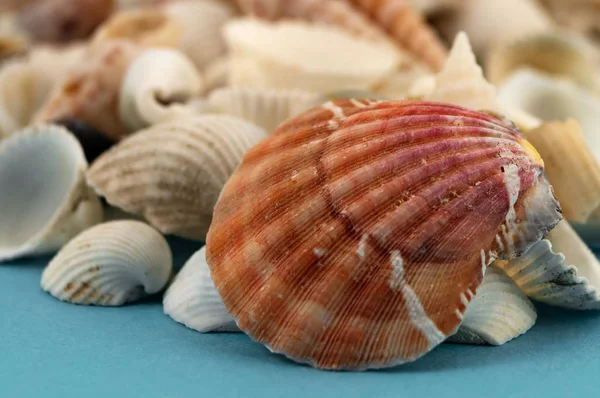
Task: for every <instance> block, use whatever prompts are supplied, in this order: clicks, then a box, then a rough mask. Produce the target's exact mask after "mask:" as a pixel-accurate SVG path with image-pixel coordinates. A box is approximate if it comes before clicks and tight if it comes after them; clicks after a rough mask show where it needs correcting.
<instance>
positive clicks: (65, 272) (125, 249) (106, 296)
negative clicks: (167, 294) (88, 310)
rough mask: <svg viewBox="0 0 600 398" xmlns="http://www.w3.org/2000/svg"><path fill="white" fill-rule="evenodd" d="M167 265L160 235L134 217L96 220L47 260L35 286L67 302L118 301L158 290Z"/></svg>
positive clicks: (165, 279)
mask: <svg viewBox="0 0 600 398" xmlns="http://www.w3.org/2000/svg"><path fill="white" fill-rule="evenodd" d="M172 270H173V257H172V255H171V249H170V248H169V244H168V243H167V241H166V240H165V238H164V237H163V236H162V235H161V234H159V233H158V232H157V231H156V230H155V229H154V228H152V227H151V226H149V225H148V224H145V223H142V222H139V221H113V222H109V223H104V224H100V225H97V226H95V227H93V228H91V229H88V230H87V231H85V232H83V233H81V234H80V235H78V236H77V237H75V238H74V239H73V240H72V241H70V242H69V243H68V244H67V245H66V246H65V247H63V248H62V250H61V251H60V252H59V253H58V254H57V255H56V257H54V258H53V259H52V261H50V263H49V264H48V266H47V267H46V269H44V273H43V274H42V282H41V286H42V289H44V290H45V291H46V292H48V293H50V294H51V295H52V296H54V297H55V298H57V299H59V300H61V301H66V302H69V303H73V304H81V305H101V306H119V305H123V304H127V303H131V302H133V301H137V300H139V299H140V298H142V297H144V296H145V295H147V294H154V293H158V292H160V291H161V290H162V289H163V288H164V287H165V285H166V284H167V282H168V280H169V278H170V277H171V272H172Z"/></svg>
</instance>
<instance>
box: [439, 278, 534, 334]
mask: <svg viewBox="0 0 600 398" xmlns="http://www.w3.org/2000/svg"><path fill="white" fill-rule="evenodd" d="M536 319H537V313H536V311H535V307H534V306H533V304H532V303H531V301H529V299H528V298H527V296H526V295H525V293H523V292H522V291H521V289H519V287H518V286H517V285H516V284H515V283H514V282H513V281H512V280H511V279H510V278H509V277H508V276H506V274H505V273H504V271H502V270H501V269H499V268H496V267H489V268H488V269H487V271H486V273H485V276H484V278H483V282H482V283H481V285H480V286H479V287H478V288H477V293H476V294H475V298H474V299H473V301H471V303H469V306H468V307H467V310H466V311H465V314H464V318H463V322H462V323H461V325H460V328H459V329H458V331H457V333H456V334H455V335H453V336H451V337H450V338H449V339H448V340H447V341H448V342H451V343H462V344H491V345H502V344H504V343H506V342H508V341H510V340H512V339H514V338H516V337H519V336H520V335H522V334H524V333H525V332H527V331H528V330H529V329H531V327H533V325H534V324H535V321H536Z"/></svg>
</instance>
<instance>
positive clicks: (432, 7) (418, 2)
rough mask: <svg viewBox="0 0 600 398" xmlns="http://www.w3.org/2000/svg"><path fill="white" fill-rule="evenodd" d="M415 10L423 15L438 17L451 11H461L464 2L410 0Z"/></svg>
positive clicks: (451, 0)
mask: <svg viewBox="0 0 600 398" xmlns="http://www.w3.org/2000/svg"><path fill="white" fill-rule="evenodd" d="M409 3H410V4H411V5H412V6H413V8H414V9H416V10H417V11H419V12H420V13H421V14H423V15H427V16H429V15H436V14H439V13H442V12H448V11H451V10H461V9H462V8H463V7H464V6H465V4H464V3H465V2H464V0H409Z"/></svg>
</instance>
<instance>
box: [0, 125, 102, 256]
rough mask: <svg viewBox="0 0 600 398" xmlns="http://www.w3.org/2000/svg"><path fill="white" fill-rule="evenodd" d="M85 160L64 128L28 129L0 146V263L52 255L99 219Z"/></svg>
mask: <svg viewBox="0 0 600 398" xmlns="http://www.w3.org/2000/svg"><path fill="white" fill-rule="evenodd" d="M86 168H87V162H86V160H85V157H84V155H83V151H82V149H81V146H80V145H79V143H78V142H77V140H76V139H75V138H74V137H73V136H72V135H71V134H69V132H68V131H66V130H65V129H64V128H61V127H57V126H50V125H40V126H35V127H29V128H27V129H26V130H24V131H20V132H18V133H17V134H15V135H13V136H12V137H10V138H9V139H6V140H3V141H2V143H1V144H0V262H3V261H8V260H12V259H15V258H19V257H23V256H33V255H39V254H47V253H51V252H53V251H55V250H57V249H59V248H60V247H62V245H64V244H65V243H67V242H68V241H69V240H70V239H71V238H73V237H74V236H75V235H77V234H78V233H80V232H81V231H83V230H85V229H86V228H89V227H91V226H92V225H95V224H97V223H99V222H100V221H101V220H102V206H101V204H100V201H99V200H98V198H97V197H96V196H95V195H94V193H93V192H92V191H91V190H90V189H89V188H88V186H87V184H86V183H85V178H84V175H85V171H86Z"/></svg>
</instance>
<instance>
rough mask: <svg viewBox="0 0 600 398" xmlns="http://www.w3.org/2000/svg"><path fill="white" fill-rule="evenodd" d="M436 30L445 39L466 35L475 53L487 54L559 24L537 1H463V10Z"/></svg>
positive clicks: (450, 14) (439, 23) (442, 21)
mask: <svg viewBox="0 0 600 398" xmlns="http://www.w3.org/2000/svg"><path fill="white" fill-rule="evenodd" d="M436 28H437V29H438V31H440V32H441V33H442V35H443V36H444V37H445V38H454V37H456V35H457V34H458V33H459V32H460V31H464V32H466V33H467V35H468V36H469V38H470V39H471V45H472V46H473V49H474V51H475V53H476V54H477V55H483V54H485V52H486V51H487V50H489V49H490V48H491V47H492V46H493V45H494V43H495V42H502V41H509V40H512V39H515V38H521V37H527V36H529V35H534V34H537V33H541V32H549V31H552V30H553V29H555V25H554V23H553V21H552V19H551V18H550V17H549V16H548V15H547V14H546V13H545V12H544V11H543V9H542V8H541V7H540V6H539V4H537V1H536V0H503V1H497V0H463V6H462V7H461V9H460V11H459V12H453V13H449V14H448V15H447V16H446V17H445V18H442V19H441V20H440V21H438V23H437V24H436Z"/></svg>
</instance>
